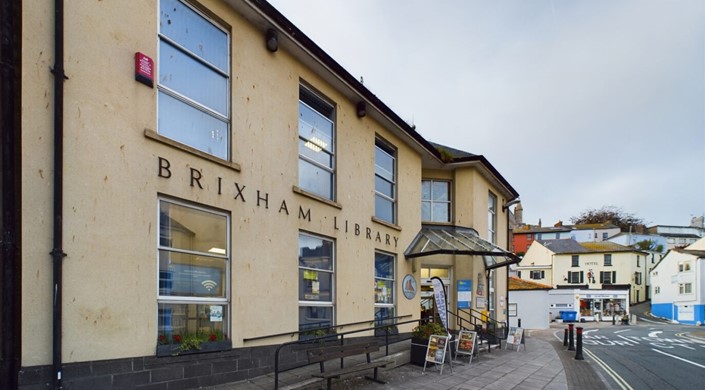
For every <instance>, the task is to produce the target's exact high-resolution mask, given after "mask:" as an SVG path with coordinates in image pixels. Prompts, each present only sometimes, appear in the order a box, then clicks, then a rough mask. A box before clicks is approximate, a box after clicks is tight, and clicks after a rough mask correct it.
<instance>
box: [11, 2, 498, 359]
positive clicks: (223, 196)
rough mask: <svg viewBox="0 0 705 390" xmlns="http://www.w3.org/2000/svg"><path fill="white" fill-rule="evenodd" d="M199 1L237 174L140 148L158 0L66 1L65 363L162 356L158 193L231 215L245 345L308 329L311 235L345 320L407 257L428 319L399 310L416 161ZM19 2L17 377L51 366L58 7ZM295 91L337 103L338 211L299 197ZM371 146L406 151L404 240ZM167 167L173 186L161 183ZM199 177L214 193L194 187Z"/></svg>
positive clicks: (152, 123)
mask: <svg viewBox="0 0 705 390" xmlns="http://www.w3.org/2000/svg"><path fill="white" fill-rule="evenodd" d="M202 3H203V4H204V6H205V7H206V8H208V9H209V10H210V11H212V12H213V13H215V14H217V15H218V17H219V18H220V19H222V20H223V21H224V22H225V23H227V24H228V25H229V26H230V28H231V40H232V42H231V50H232V53H231V60H232V69H233V70H232V80H231V90H232V92H231V94H232V125H231V134H232V153H231V154H232V161H233V162H234V163H236V164H239V165H240V167H241V170H240V171H237V170H235V169H232V168H231V167H228V166H227V165H224V164H220V163H217V162H214V161H212V160H209V159H204V158H202V157H199V156H198V155H197V154H192V153H188V152H186V151H184V150H183V149H180V148H175V147H172V146H168V145H166V144H164V143H161V142H157V141H155V140H154V137H146V136H145V129H147V130H152V131H153V130H155V129H156V128H157V126H156V121H157V116H156V89H151V88H148V87H146V86H145V85H143V84H140V83H137V82H136V81H135V80H134V69H133V63H134V59H133V58H134V57H133V56H134V53H135V52H137V51H139V52H143V53H145V54H146V55H148V56H150V57H152V58H154V59H155V63H156V64H157V66H156V67H157V68H158V55H157V52H158V50H157V47H158V46H157V45H158V41H157V21H158V17H157V2H156V1H150V2H140V3H139V5H136V4H132V2H129V3H128V2H88V1H77V2H67V3H66V11H65V15H66V47H65V55H66V64H65V69H66V74H67V76H68V80H66V81H65V109H64V121H65V122H64V129H65V136H64V148H65V149H64V150H65V151H64V153H65V154H64V163H65V169H64V207H63V210H64V221H63V226H64V251H65V252H66V254H67V257H66V258H65V260H64V271H63V279H64V285H63V286H64V288H63V310H64V312H63V352H64V353H63V360H64V362H67V363H68V362H76V361H87V360H101V359H114V358H120V357H131V356H144V355H153V354H154V351H155V345H156V337H157V301H156V298H157V283H158V270H157V268H158V267H157V250H156V245H157V239H158V233H159V232H158V216H157V203H158V199H159V197H160V196H165V197H169V198H175V199H179V200H184V201H188V202H194V203H196V204H199V205H204V206H207V207H213V208H216V209H221V210H224V211H226V212H228V213H230V215H231V225H232V227H231V237H230V238H231V252H232V257H231V263H232V265H231V291H230V297H231V322H230V332H229V333H230V336H231V338H232V340H233V345H234V346H235V347H241V346H255V345H260V344H271V343H280V342H283V341H288V340H290V338H288V337H284V338H274V339H267V340H263V341H259V342H250V343H245V342H244V341H243V339H245V338H250V337H257V336H264V335H268V334H275V333H280V332H288V331H295V330H297V329H298V297H297V291H298V268H297V260H296V258H297V255H296V254H297V251H298V234H299V232H300V231H306V232H311V233H315V234H318V235H322V236H325V237H328V238H331V239H333V240H334V241H335V244H336V252H335V253H336V293H335V305H336V313H337V314H336V322H337V323H346V322H351V321H361V320H367V319H371V318H373V315H374V300H373V299H374V296H373V287H372V286H373V278H374V252H375V250H384V251H387V252H390V253H394V254H396V256H397V263H396V265H397V267H396V274H397V277H396V280H397V282H398V283H397V286H396V287H397V288H396V299H397V313H398V315H405V314H411V315H413V316H414V317H415V318H418V314H419V313H418V312H419V310H418V307H419V301H418V295H417V297H416V298H415V299H413V300H407V299H406V298H404V296H403V294H401V288H400V284H401V283H400V281H401V279H402V278H403V276H404V275H405V274H407V273H412V268H411V262H409V261H406V260H405V259H404V257H403V251H404V249H405V248H406V246H408V244H409V243H410V242H411V240H412V239H413V237H414V236H415V234H416V233H417V232H418V229H419V227H420V213H419V199H420V197H421V195H420V181H421V158H420V156H419V154H418V153H417V152H415V151H414V150H413V149H411V148H410V147H409V146H408V145H407V144H405V141H404V140H402V139H400V138H398V136H397V135H395V133H393V132H392V131H390V130H388V129H385V128H383V127H382V126H381V125H380V124H379V123H377V122H375V121H374V120H372V119H370V118H369V117H367V118H362V119H360V118H358V117H357V116H356V114H355V107H354V102H351V101H349V100H347V99H346V98H345V97H344V95H343V94H342V93H341V92H340V91H337V90H335V89H334V88H333V87H332V86H331V85H329V84H328V83H326V82H325V81H324V80H323V78H321V77H320V75H318V74H315V73H314V72H313V71H311V70H310V69H308V68H306V67H305V66H303V65H302V64H301V63H299V62H298V61H297V60H295V59H294V57H292V56H291V55H289V54H288V53H287V52H286V51H285V50H280V51H278V52H277V53H274V54H273V53H270V52H268V51H266V49H265V48H264V45H263V39H262V33H261V31H260V30H259V29H257V28H255V27H254V26H252V25H251V24H249V22H247V21H246V20H245V19H243V18H242V17H241V16H239V15H238V14H237V13H236V12H234V11H233V10H232V9H230V8H229V6H227V5H225V4H223V3H221V2H218V1H203V2H202ZM24 6H25V7H24V8H25V18H24V20H23V23H24V30H25V31H27V32H28V34H26V35H25V36H24V40H23V46H24V50H23V61H24V63H25V65H24V66H23V85H24V86H25V87H24V90H23V124H22V125H23V129H25V130H26V134H25V135H24V138H23V140H24V144H23V155H24V156H27V158H26V159H25V160H24V161H23V183H22V184H23V187H24V190H23V193H24V198H23V205H24V207H23V217H22V218H23V221H24V222H23V229H24V230H23V236H24V237H25V239H24V241H23V248H22V250H23V259H24V260H23V267H24V269H23V290H22V296H23V302H22V305H23V318H22V323H23V346H22V350H23V357H22V365H23V366H31V365H39V364H48V363H50V361H51V317H52V316H51V308H52V293H51V284H52V283H51V277H52V272H51V257H50V256H49V255H48V253H49V252H50V251H51V249H52V206H51V205H52V196H53V193H52V190H53V184H52V183H53V182H52V180H53V175H52V171H53V164H52V160H51V159H52V155H53V152H52V147H53V143H52V142H53V136H52V122H53V121H52V117H51V115H52V83H53V77H52V76H51V74H50V73H49V68H50V67H51V65H52V63H53V58H52V55H53V54H52V53H53V49H52V37H53V31H52V30H51V29H52V27H53V24H52V18H51V17H50V16H51V13H52V11H53V9H52V8H51V7H52V5H51V4H50V3H46V2H43V1H36V0H34V1H32V0H30V1H27V2H25V4H24ZM127 21H129V23H128V22H127ZM300 81H303V82H305V83H307V84H308V85H310V86H312V87H313V88H315V89H316V90H318V91H319V92H321V93H322V94H323V95H325V96H326V97H327V98H328V99H330V100H331V101H332V102H334V103H335V105H336V126H337V133H336V135H337V140H336V146H337V148H336V166H337V171H336V178H337V185H336V191H337V194H338V195H337V199H336V201H337V203H338V205H337V206H336V205H331V204H330V203H326V202H321V201H318V200H316V199H313V198H311V197H308V196H305V195H301V194H300V193H297V192H295V191H294V190H293V188H294V186H296V185H297V184H298V179H297V174H298V173H297V166H298V152H297V129H298V122H297V121H298V89H299V83H300ZM375 136H380V137H383V138H384V139H385V140H386V141H388V142H390V143H391V144H393V145H394V146H395V147H396V148H398V155H397V161H398V182H397V184H398V194H399V198H398V202H397V204H398V215H399V220H398V222H397V225H398V226H399V227H398V228H395V227H391V226H388V225H386V224H381V223H377V222H374V221H373V220H372V216H373V215H374V142H375ZM160 158H162V159H166V160H168V161H169V163H170V168H169V170H170V172H171V177H169V178H165V177H159V175H158V174H159V172H160V170H159V161H160V160H159V159H160ZM192 169H194V170H196V171H198V173H199V174H200V176H201V179H200V182H199V183H200V184H201V186H202V187H203V188H201V187H200V186H199V185H192V184H194V183H193V182H192V180H191V175H192V171H191V170H192ZM219 178H220V179H219ZM219 183H220V184H221V187H220V190H219ZM235 183H237V184H238V186H239V187H240V188H243V187H244V188H245V189H244V190H242V193H243V197H242V198H244V200H243V199H241V198H236V195H237V193H238V191H237V190H236V186H235ZM258 192H259V193H258ZM258 198H259V201H258ZM265 199H266V201H265ZM283 202H285V204H286V206H287V209H288V212H289V214H288V215H287V213H286V212H285V211H284V210H283V208H282V206H283ZM299 208H302V209H303V210H306V211H308V210H310V221H309V219H308V218H300V217H299ZM481 219H482V218H481ZM481 219H480V220H481ZM485 219H486V218H485ZM499 220H500V223H502V221H503V219H502V218H499ZM356 225H358V226H359V227H360V234H356V231H355V226H356ZM346 226H347V229H346ZM367 229H370V236H369V237H368V236H367V231H368V230H367ZM504 230H506V229H504ZM378 233H379V234H380V237H381V239H380V240H377V239H376V237H377V234H378ZM387 235H389V236H390V237H391V238H396V240H395V239H391V240H390V241H389V243H387V240H386V236H387ZM416 277H417V279H418V273H416ZM402 330H404V329H402Z"/></svg>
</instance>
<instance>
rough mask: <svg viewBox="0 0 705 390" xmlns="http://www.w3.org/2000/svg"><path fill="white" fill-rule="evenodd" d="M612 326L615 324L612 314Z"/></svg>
mask: <svg viewBox="0 0 705 390" xmlns="http://www.w3.org/2000/svg"><path fill="white" fill-rule="evenodd" d="M614 324H615V322H614V313H612V325H614Z"/></svg>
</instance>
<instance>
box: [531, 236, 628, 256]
mask: <svg viewBox="0 0 705 390" xmlns="http://www.w3.org/2000/svg"><path fill="white" fill-rule="evenodd" d="M538 242H539V243H541V245H543V246H545V247H546V248H548V249H549V250H550V251H551V252H553V253H559V254H566V253H615V252H641V251H639V250H637V249H634V248H631V247H628V246H624V245H619V244H617V243H614V242H612V241H602V242H577V241H575V240H573V239H564V240H538Z"/></svg>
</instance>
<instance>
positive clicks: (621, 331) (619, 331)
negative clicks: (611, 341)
mask: <svg viewBox="0 0 705 390" xmlns="http://www.w3.org/2000/svg"><path fill="white" fill-rule="evenodd" d="M630 330H631V329H624V330H618V331H616V332H614V334H619V333H623V332H629V331H630Z"/></svg>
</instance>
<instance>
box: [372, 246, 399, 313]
mask: <svg viewBox="0 0 705 390" xmlns="http://www.w3.org/2000/svg"><path fill="white" fill-rule="evenodd" d="M394 264H395V257H394V256H393V255H389V254H386V253H382V252H376V253H375V320H377V325H384V324H388V323H392V322H393V320H387V321H385V319H388V318H392V317H394V311H395V310H394V304H395V303H396V302H395V294H394V278H395V275H394Z"/></svg>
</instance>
